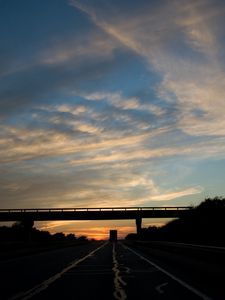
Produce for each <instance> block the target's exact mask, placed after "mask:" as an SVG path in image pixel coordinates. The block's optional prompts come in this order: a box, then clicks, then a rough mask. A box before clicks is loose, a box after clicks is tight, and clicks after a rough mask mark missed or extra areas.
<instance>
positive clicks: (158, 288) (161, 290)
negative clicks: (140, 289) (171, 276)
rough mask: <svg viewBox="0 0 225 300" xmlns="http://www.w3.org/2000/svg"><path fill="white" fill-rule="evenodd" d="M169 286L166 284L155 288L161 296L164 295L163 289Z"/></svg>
mask: <svg viewBox="0 0 225 300" xmlns="http://www.w3.org/2000/svg"><path fill="white" fill-rule="evenodd" d="M166 285H168V282H165V283H162V284H160V285H157V286H156V287H155V289H156V291H157V292H158V293H159V294H164V290H163V289H162V288H163V287H164V286H166Z"/></svg>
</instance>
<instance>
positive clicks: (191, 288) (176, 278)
mask: <svg viewBox="0 0 225 300" xmlns="http://www.w3.org/2000/svg"><path fill="white" fill-rule="evenodd" d="M122 246H123V247H124V248H125V249H128V250H130V251H131V252H133V253H134V254H136V255H137V256H138V257H139V258H141V259H143V260H145V261H146V262H148V263H149V264H150V265H152V266H154V267H155V268H156V269H158V270H159V271H161V272H163V273H164V274H166V275H167V276H169V277H170V278H172V279H173V280H175V281H176V282H178V283H179V284H181V285H182V286H183V287H185V288H186V289H188V290H189V291H191V292H192V293H194V294H195V295H197V296H199V297H200V298H202V299H203V300H212V298H210V297H208V296H206V295H205V294H203V293H202V292H200V291H199V290H197V289H196V288H194V287H192V286H191V285H189V284H188V283H186V282H184V281H183V280H181V279H179V278H178V277H176V276H174V275H173V274H171V273H170V272H168V271H166V270H165V269H164V268H162V267H160V266H158V265H157V264H156V263H154V262H152V261H150V260H149V259H148V258H146V257H144V256H142V255H141V254H139V253H138V252H136V251H135V250H133V249H131V248H130V247H128V246H125V245H123V244H122Z"/></svg>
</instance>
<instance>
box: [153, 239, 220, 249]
mask: <svg viewBox="0 0 225 300" xmlns="http://www.w3.org/2000/svg"><path fill="white" fill-rule="evenodd" d="M153 244H159V245H167V244H169V245H176V246H179V245H181V246H191V247H193V248H204V249H213V250H225V247H219V246H210V245H200V244H187V243H177V242H158V241H153Z"/></svg>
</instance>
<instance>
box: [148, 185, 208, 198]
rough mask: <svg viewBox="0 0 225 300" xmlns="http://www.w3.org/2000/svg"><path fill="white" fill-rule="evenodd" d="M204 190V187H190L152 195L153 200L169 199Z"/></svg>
mask: <svg viewBox="0 0 225 300" xmlns="http://www.w3.org/2000/svg"><path fill="white" fill-rule="evenodd" d="M202 192H203V189H202V187H200V186H198V187H190V188H187V189H184V190H181V191H173V192H166V193H162V194H159V195H155V196H151V200H153V201H168V200H172V199H176V198H180V197H184V196H189V195H195V194H200V193H202Z"/></svg>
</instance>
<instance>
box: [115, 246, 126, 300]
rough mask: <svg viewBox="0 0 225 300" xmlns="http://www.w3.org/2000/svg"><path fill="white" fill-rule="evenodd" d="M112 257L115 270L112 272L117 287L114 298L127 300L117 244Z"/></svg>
mask: <svg viewBox="0 0 225 300" xmlns="http://www.w3.org/2000/svg"><path fill="white" fill-rule="evenodd" d="M112 257H113V268H112V270H113V272H114V286H115V291H114V293H113V296H114V298H115V299H117V300H125V299H127V295H126V292H125V291H124V289H123V286H126V282H125V281H124V280H123V279H122V277H121V276H120V270H119V263H118V261H117V259H116V246H115V243H113V250H112Z"/></svg>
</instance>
